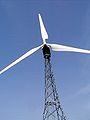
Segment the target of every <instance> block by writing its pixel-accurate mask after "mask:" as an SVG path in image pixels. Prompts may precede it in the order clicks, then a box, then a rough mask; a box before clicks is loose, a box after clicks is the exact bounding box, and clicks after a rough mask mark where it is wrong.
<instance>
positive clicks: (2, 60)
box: [0, 0, 90, 120]
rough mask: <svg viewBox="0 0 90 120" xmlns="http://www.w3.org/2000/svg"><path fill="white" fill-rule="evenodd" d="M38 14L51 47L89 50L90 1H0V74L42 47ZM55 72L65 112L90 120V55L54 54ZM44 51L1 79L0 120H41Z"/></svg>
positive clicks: (26, 60)
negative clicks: (52, 45) (27, 53)
mask: <svg viewBox="0 0 90 120" xmlns="http://www.w3.org/2000/svg"><path fill="white" fill-rule="evenodd" d="M38 13H40V14H41V15H42V17H43V20H44V23H45V26H46V29H47V31H48V34H49V39H48V42H49V43H58V44H64V45H69V46H74V47H80V48H84V49H90V2H89V0H87V1H86V0H46V1H44V0H36V1H34V0H0V69H2V68H4V67H5V66H6V65H8V64H10V63H11V62H12V61H14V60H15V59H16V58H18V57H20V56H21V55H23V54H24V53H25V52H27V51H28V50H30V49H31V48H33V47H36V46H38V45H40V44H42V39H41V35H40V28H39V21H38ZM51 62H52V69H53V72H54V77H55V80H56V84H57V89H58V93H59V97H60V101H61V105H62V107H63V109H64V112H65V114H66V116H67V118H69V119H70V120H90V55H86V54H81V53H70V52H68V53H67V52H52V57H51ZM43 109H44V58H43V55H42V50H39V51H38V52H36V53H35V54H33V55H32V56H30V57H28V58H27V59H25V60H23V61H22V62H21V63H19V64H17V65H16V66H14V67H13V68H11V69H9V70H8V71H7V72H5V73H4V74H2V75H0V120H42V113H43Z"/></svg>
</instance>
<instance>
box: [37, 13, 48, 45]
mask: <svg viewBox="0 0 90 120" xmlns="http://www.w3.org/2000/svg"><path fill="white" fill-rule="evenodd" d="M38 17H39V22H40V30H41V35H42V39H43V43H44V44H45V43H46V41H45V40H46V39H48V34H47V31H46V29H45V26H44V23H43V20H42V17H41V15H40V14H38Z"/></svg>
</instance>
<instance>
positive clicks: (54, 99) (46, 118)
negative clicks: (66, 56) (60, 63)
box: [43, 45, 66, 120]
mask: <svg viewBox="0 0 90 120" xmlns="http://www.w3.org/2000/svg"><path fill="white" fill-rule="evenodd" d="M43 55H44V58H45V108H44V112H43V120H66V117H65V115H64V113H63V109H62V107H61V104H60V101H59V97H58V93H57V90H56V85H55V81H54V76H53V72H52V70H51V63H50V57H51V53H50V48H49V47H48V46H47V45H44V47H43Z"/></svg>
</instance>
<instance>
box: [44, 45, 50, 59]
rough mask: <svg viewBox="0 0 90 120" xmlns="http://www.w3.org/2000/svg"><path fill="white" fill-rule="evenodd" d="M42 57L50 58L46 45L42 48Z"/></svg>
mask: <svg viewBox="0 0 90 120" xmlns="http://www.w3.org/2000/svg"><path fill="white" fill-rule="evenodd" d="M43 55H44V58H47V59H48V58H50V56H51V53H50V48H49V47H48V46H47V45H44V47H43Z"/></svg>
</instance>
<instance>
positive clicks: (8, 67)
mask: <svg viewBox="0 0 90 120" xmlns="http://www.w3.org/2000/svg"><path fill="white" fill-rule="evenodd" d="M42 46H43V45H41V46H39V47H36V48H33V49H31V50H29V51H28V52H27V53H25V54H24V55H22V56H21V57H20V58H18V59H17V60H15V61H14V62H12V63H11V64H10V65H8V66H7V67H5V68H4V69H3V70H1V71H0V74H2V73H4V72H5V71H6V70H8V69H10V68H11V67H13V66H14V65H16V64H17V63H19V62H20V61H22V60H23V59H25V58H26V57H28V56H30V55H31V54H33V53H34V52H36V51H37V50H38V49H40V48H41V47H42Z"/></svg>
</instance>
